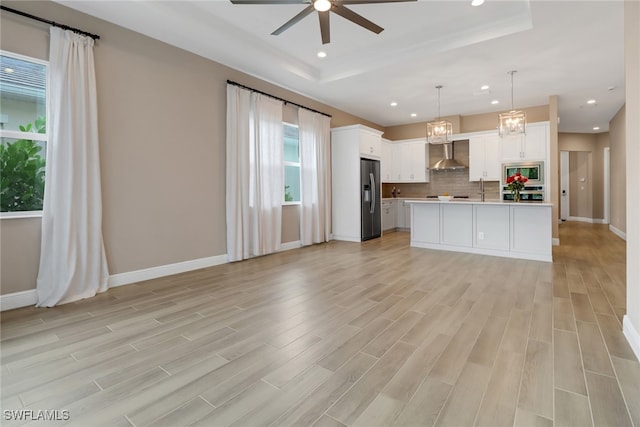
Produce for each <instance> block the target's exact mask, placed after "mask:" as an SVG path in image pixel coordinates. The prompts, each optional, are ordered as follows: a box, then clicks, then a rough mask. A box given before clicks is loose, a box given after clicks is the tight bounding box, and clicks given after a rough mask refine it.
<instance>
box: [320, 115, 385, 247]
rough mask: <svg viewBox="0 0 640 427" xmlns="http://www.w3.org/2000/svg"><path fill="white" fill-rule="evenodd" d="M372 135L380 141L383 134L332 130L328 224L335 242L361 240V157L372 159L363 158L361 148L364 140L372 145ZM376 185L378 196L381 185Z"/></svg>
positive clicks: (362, 128) (357, 129)
mask: <svg viewBox="0 0 640 427" xmlns="http://www.w3.org/2000/svg"><path fill="white" fill-rule="evenodd" d="M374 136H375V137H377V140H378V142H379V143H381V142H382V141H381V139H382V132H380V131H377V130H375V129H371V128H368V127H366V126H362V125H355V126H345V127H339V128H334V129H331V193H332V194H331V201H332V203H331V218H332V223H331V224H332V233H333V238H334V239H335V240H346V241H351V242H360V241H361V240H362V231H361V221H362V218H361V202H360V158H361V157H371V156H365V155H363V154H362V153H361V148H362V146H363V145H362V141H363V140H366V141H369V142H371V141H373V139H374V138H373V137H374ZM378 147H380V146H379V145H378ZM374 152H375V150H374ZM378 153H379V149H378ZM376 184H377V188H376V191H377V192H378V194H380V192H381V191H382V185H381V183H376Z"/></svg>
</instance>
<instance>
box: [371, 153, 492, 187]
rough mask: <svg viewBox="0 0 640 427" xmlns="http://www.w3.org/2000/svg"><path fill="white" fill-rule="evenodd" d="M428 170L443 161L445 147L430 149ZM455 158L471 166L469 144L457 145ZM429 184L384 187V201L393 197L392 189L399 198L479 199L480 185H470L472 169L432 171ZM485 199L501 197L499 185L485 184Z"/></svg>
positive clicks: (398, 184) (397, 184) (490, 182)
mask: <svg viewBox="0 0 640 427" xmlns="http://www.w3.org/2000/svg"><path fill="white" fill-rule="evenodd" d="M428 147H429V166H430V167H431V166H433V165H434V164H435V163H436V162H437V161H438V160H440V159H442V146H439V145H429V146H428ZM453 153H454V158H455V159H456V160H457V161H458V162H459V163H462V164H463V165H467V166H468V165H469V141H457V142H455V143H454V144H453ZM429 181H430V182H428V183H389V184H386V183H383V184H382V197H391V191H392V189H393V187H396V189H398V190H400V194H399V196H398V197H426V196H437V195H443V194H444V193H449V195H451V196H468V197H469V198H479V197H480V194H479V191H480V184H479V183H478V182H477V181H473V182H470V181H469V169H468V168H465V169H457V170H433V169H429ZM484 190H485V198H486V199H498V198H499V197H500V182H499V181H486V182H485V184H484Z"/></svg>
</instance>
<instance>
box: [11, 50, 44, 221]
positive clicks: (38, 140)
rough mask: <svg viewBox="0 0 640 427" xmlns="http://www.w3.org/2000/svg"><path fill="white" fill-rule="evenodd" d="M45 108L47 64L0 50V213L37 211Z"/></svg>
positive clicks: (41, 193)
mask: <svg viewBox="0 0 640 427" xmlns="http://www.w3.org/2000/svg"><path fill="white" fill-rule="evenodd" d="M46 104H47V63H46V62H45V61H41V60H37V59H33V58H28V57H24V56H21V55H16V54H13V53H8V52H0V169H1V174H2V179H0V205H1V209H0V212H22V213H24V212H29V211H31V212H33V211H41V210H42V200H43V197H44V173H45V162H46V150H47V133H46V132H47V130H46V117H47V110H46ZM3 216H7V215H3ZM9 216H10V215H9Z"/></svg>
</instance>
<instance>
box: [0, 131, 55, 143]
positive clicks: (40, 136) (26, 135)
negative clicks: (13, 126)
mask: <svg viewBox="0 0 640 427" xmlns="http://www.w3.org/2000/svg"><path fill="white" fill-rule="evenodd" d="M0 135H1V136H2V137H3V138H9V139H16V140H20V139H28V140H32V141H44V142H47V134H46V133H37V132H23V131H21V130H9V129H2V130H0ZM9 142H11V141H9Z"/></svg>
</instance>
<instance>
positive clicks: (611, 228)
mask: <svg viewBox="0 0 640 427" xmlns="http://www.w3.org/2000/svg"><path fill="white" fill-rule="evenodd" d="M609 231H612V232H613V234H615V235H616V236H618V237H620V238H621V239H622V240H627V233H625V232H624V231H622V230H620V229H619V228H617V227H614V226H613V225H611V224H609Z"/></svg>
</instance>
